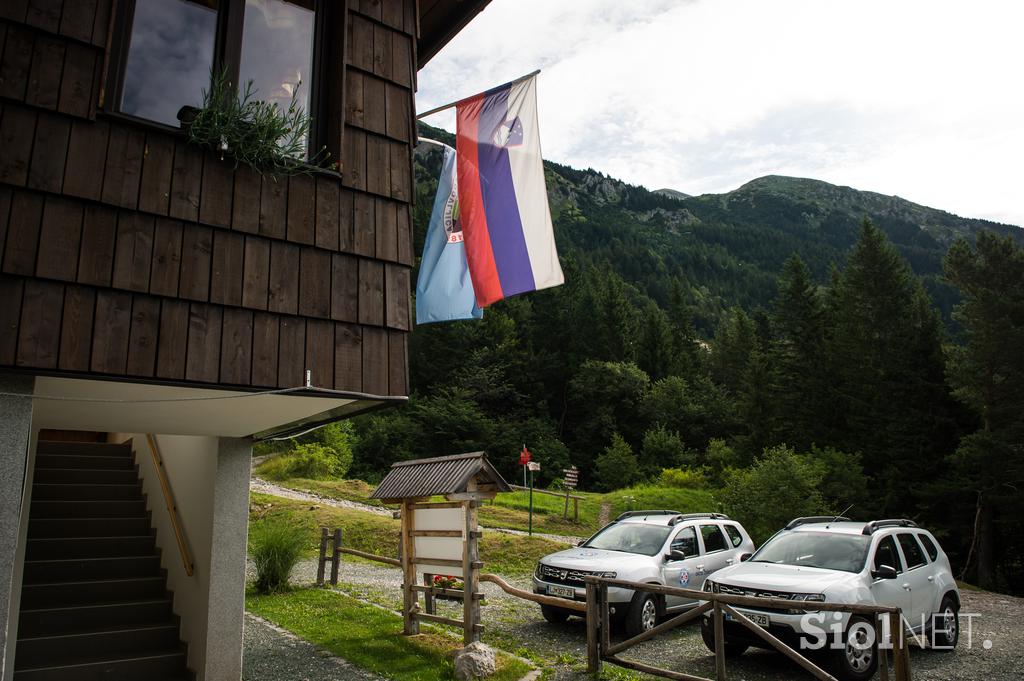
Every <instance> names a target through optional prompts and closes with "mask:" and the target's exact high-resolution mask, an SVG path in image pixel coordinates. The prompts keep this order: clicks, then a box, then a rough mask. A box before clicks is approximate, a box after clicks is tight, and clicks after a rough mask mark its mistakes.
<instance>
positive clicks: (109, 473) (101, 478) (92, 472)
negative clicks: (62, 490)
mask: <svg viewBox="0 0 1024 681" xmlns="http://www.w3.org/2000/svg"><path fill="white" fill-rule="evenodd" d="M32 481H33V482H35V483H58V484H60V483H79V484H89V485H130V484H132V483H137V482H138V481H139V471H138V466H135V467H132V468H131V469H129V470H122V469H116V468H36V469H35V476H34V477H33V479H32Z"/></svg>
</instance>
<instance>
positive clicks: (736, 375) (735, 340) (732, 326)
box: [711, 308, 757, 395]
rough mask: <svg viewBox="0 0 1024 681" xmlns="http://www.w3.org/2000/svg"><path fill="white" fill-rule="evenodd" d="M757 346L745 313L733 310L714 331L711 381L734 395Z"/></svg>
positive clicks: (751, 321)
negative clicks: (751, 354)
mask: <svg viewBox="0 0 1024 681" xmlns="http://www.w3.org/2000/svg"><path fill="white" fill-rule="evenodd" d="M756 346H757V330H756V328H755V325H754V322H753V320H752V319H750V317H748V316H747V313H746V312H744V311H743V310H741V309H739V308H733V309H732V310H730V311H729V313H728V314H727V315H726V317H725V319H723V320H722V322H721V323H720V324H719V325H718V328H717V329H716V330H715V341H714V343H713V344H712V352H711V375H712V377H713V378H714V379H715V380H716V381H717V382H719V383H721V384H722V385H723V386H725V388H726V389H728V390H729V392H731V393H732V394H733V395H738V394H739V393H740V392H741V390H742V387H743V377H744V374H745V373H746V371H747V363H748V362H749V360H750V353H752V352H753V351H754V349H755V347H756Z"/></svg>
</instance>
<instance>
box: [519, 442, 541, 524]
mask: <svg viewBox="0 0 1024 681" xmlns="http://www.w3.org/2000/svg"><path fill="white" fill-rule="evenodd" d="M523 449H526V447H523ZM526 467H527V468H529V469H530V527H529V532H528V534H529V536H531V537H532V536H533V473H534V471H539V470H540V464H539V463H537V462H536V461H530V462H528V463H527V464H526Z"/></svg>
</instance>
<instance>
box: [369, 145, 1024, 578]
mask: <svg viewBox="0 0 1024 681" xmlns="http://www.w3.org/2000/svg"><path fill="white" fill-rule="evenodd" d="M431 133H432V134H431V135H430V136H432V137H435V138H443V137H444V134H443V133H441V132H440V131H431ZM447 141H451V139H450V136H448V140H447ZM423 146H426V145H423ZM439 161H440V159H439V153H438V152H436V151H426V152H421V153H420V154H418V165H417V180H418V186H417V192H418V196H417V209H416V210H417V213H416V219H415V226H416V248H417V252H419V251H420V250H421V248H422V243H423V234H424V231H425V228H426V223H427V219H428V217H429V210H430V206H431V203H432V199H433V192H434V187H435V184H436V174H437V171H438V167H439ZM546 172H547V179H548V188H549V195H550V201H551V205H552V211H553V215H554V220H555V230H556V238H557V240H558V245H559V253H560V255H561V258H562V265H563V269H564V270H565V274H566V284H565V285H564V286H561V287H558V288H555V289H550V290H547V291H541V292H536V293H532V294H529V295H526V296H521V297H518V298H513V299H510V300H506V301H502V302H501V303H498V304H496V305H494V306H492V307H491V308H488V309H487V311H486V313H485V315H484V319H483V320H482V321H478V322H458V323H451V324H434V325H426V326H417V327H416V328H415V330H414V332H413V334H412V335H411V345H410V366H411V370H412V397H411V401H410V404H409V405H408V406H407V407H404V408H402V409H397V410H392V411H389V412H382V413H380V414H377V415H371V416H366V417H363V418H361V419H358V420H357V422H356V424H355V446H354V451H355V459H354V461H353V471H354V472H355V473H357V474H358V475H361V476H362V477H364V478H366V479H374V478H379V477H380V476H381V475H382V474H383V473H384V472H385V471H386V469H387V468H388V466H389V465H390V464H391V463H392V462H393V461H395V460H398V459H406V458H414V457H420V456H435V455H440V454H450V453H457V452H463V451H473V450H480V449H484V450H487V451H488V453H489V455H490V458H491V460H492V461H493V462H494V463H495V464H496V465H497V466H498V467H499V469H500V470H501V471H502V473H503V474H505V475H506V476H508V477H510V478H511V477H515V476H518V475H520V474H521V473H520V472H519V471H518V470H517V463H516V462H517V453H518V451H519V449H520V448H521V447H522V445H523V444H524V443H525V444H526V445H527V446H528V447H529V448H530V450H531V451H532V452H533V453H534V458H535V460H537V461H539V462H540V463H541V465H542V471H541V478H540V482H541V483H542V484H545V485H546V484H550V483H552V482H553V479H554V478H557V477H559V476H560V475H561V469H562V468H563V467H565V466H567V465H569V464H570V463H574V464H575V465H577V466H578V467H579V468H580V470H581V475H580V478H581V485H583V486H584V487H586V488H589V489H596V490H611V489H617V488H621V487H625V486H628V485H630V484H634V483H637V482H643V481H645V480H654V479H658V480H660V481H661V482H662V483H663V484H676V485H681V486H693V487H704V488H707V489H709V490H712V491H714V493H715V498H716V504H717V506H718V507H719V508H720V509H722V510H725V511H727V512H729V513H731V514H735V515H736V516H737V517H739V518H740V519H741V520H743V522H744V523H745V524H747V526H748V527H749V528H751V529H752V531H753V532H754V533H755V534H756V535H758V536H759V538H760V539H764V538H765V536H766V535H767V533H770V532H771V531H773V530H774V529H777V527H778V526H779V524H781V523H784V522H785V521H787V520H788V519H789V518H790V517H792V516H794V515H801V514H818V513H823V512H837V511H841V510H843V509H844V508H846V507H847V506H849V505H851V504H852V505H853V508H852V510H851V511H850V514H851V515H853V516H854V517H858V518H871V517H883V516H898V517H911V518H915V519H918V520H920V521H922V522H924V523H927V524H928V525H929V527H931V528H932V529H933V530H935V531H936V533H937V534H938V535H939V536H940V537H941V538H942V539H943V541H944V542H945V544H946V546H947V549H948V551H949V552H950V554H951V558H952V559H953V561H954V564H955V565H956V566H957V569H958V570H961V569H964V570H966V574H967V576H968V577H969V578H976V579H977V580H978V581H979V582H981V583H983V584H985V585H987V586H998V587H1001V588H1004V589H1019V588H1020V585H1019V584H1017V583H1015V580H1013V579H1012V578H1011V577H1012V575H1015V574H1016V575H1019V573H1020V571H1021V569H1022V566H1024V520H1022V518H1024V512H1022V511H1024V503H1022V502H1021V501H1020V500H1019V496H1018V494H1017V491H1018V490H1019V489H1020V488H1021V487H1022V486H1024V451H1022V447H1021V444H1020V443H1021V442H1024V397H1022V391H1021V389H1020V386H1021V380H1022V379H1024V353H1022V352H1020V350H1019V348H1021V347H1024V251H1022V249H1021V246H1020V244H1021V240H1020V233H1019V230H1018V229H1017V228H1014V227H1009V226H1005V225H997V224H994V223H987V222H984V221H980V220H968V219H962V218H958V217H956V216H953V215H950V214H948V213H944V212H942V211H938V210H934V209H931V208H926V207H923V206H918V205H915V204H912V203H909V202H907V201H903V200H901V199H898V198H893V197H885V196H881V195H878V194H871V193H867V192H859V191H856V190H853V189H849V188H845V187H836V186H833V185H829V184H826V183H823V182H817V181H814V180H801V179H795V178H784V177H765V178H760V179H758V180H754V181H752V182H750V183H748V184H746V185H744V186H743V187H741V188H740V189H737V190H736V191H733V192H730V193H728V194H722V195H705V196H698V197H689V198H682V199H679V198H675V197H672V196H666V195H664V194H658V193H652V192H648V191H647V190H645V189H643V188H639V187H632V186H629V185H627V184H624V183H622V182H619V181H617V180H614V179H612V178H609V177H606V176H604V175H602V174H600V173H598V172H595V171H591V170H587V171H580V170H575V169H571V168H567V167H564V166H560V165H557V164H551V163H549V164H547V169H546ZM955 305H959V308H958V311H957V312H954V306H955ZM709 510H712V509H709ZM715 510H718V509H715Z"/></svg>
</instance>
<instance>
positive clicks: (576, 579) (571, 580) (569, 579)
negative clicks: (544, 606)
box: [537, 563, 594, 587]
mask: <svg viewBox="0 0 1024 681" xmlns="http://www.w3.org/2000/svg"><path fill="white" fill-rule="evenodd" d="M592 574H594V573H592V572H590V571H588V570H569V569H566V568H557V567H552V566H550V565H544V564H543V563H541V564H540V566H539V567H538V568H537V577H538V578H539V579H541V580H543V581H545V582H551V583H552V584H564V585H565V586H575V587H583V586H585V583H584V581H583V578H584V577H587V576H589V575H592Z"/></svg>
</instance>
